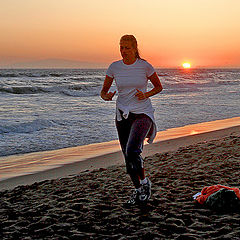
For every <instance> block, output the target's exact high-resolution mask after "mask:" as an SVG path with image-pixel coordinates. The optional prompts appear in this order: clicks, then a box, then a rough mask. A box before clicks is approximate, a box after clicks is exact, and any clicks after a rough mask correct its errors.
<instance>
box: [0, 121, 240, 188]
mask: <svg viewBox="0 0 240 240" xmlns="http://www.w3.org/2000/svg"><path fill="white" fill-rule="evenodd" d="M239 132H240V117H236V118H231V119H224V120H217V121H212V122H205V123H199V124H193V125H187V126H184V127H179V128H174V129H168V130H166V131H161V132H158V134H157V136H156V139H155V141H154V143H153V144H147V145H145V146H144V150H143V157H147V156H150V155H153V154H156V153H164V152H169V151H171V152H172V151H176V150H177V149H178V148H180V147H186V146H189V145H192V144H197V143H199V142H204V141H210V140H214V139H220V138H223V137H226V136H229V135H232V134H236V133H239ZM7 158H8V159H14V160H16V159H19V162H18V163H19V164H20V163H21V161H26V159H28V161H31V163H30V164H32V165H33V166H34V164H36V159H37V158H38V160H40V161H41V162H44V161H45V165H44V167H45V168H46V167H47V168H48V169H41V167H43V166H35V168H36V169H37V171H36V169H35V172H32V173H27V172H25V173H24V174H23V175H18V176H12V177H9V178H6V179H3V180H0V191H1V190H4V189H12V188H14V187H17V186H19V185H29V184H32V183H34V182H40V181H44V180H50V179H56V178H63V177H71V176H74V175H77V174H79V173H81V172H89V171H92V170H95V169H100V168H106V167H109V166H114V165H121V164H124V160H123V156H122V153H121V151H120V147H119V144H118V141H117V140H115V141H111V142H107V143H99V144H91V145H86V146H79V147H73V148H66V149H60V150H54V151H46V152H38V153H29V154H23V155H20V156H18V155H13V156H9V157H7ZM0 159H3V158H0ZM50 164H51V165H50ZM19 168H20V167H19ZM16 169H17V167H16V166H15V170H16ZM32 169H33V168H32ZM19 171H21V169H20V170H19Z"/></svg>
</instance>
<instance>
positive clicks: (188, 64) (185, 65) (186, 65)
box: [182, 62, 191, 68]
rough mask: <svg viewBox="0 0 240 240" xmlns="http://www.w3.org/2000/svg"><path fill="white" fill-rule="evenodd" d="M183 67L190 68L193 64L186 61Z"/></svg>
mask: <svg viewBox="0 0 240 240" xmlns="http://www.w3.org/2000/svg"><path fill="white" fill-rule="evenodd" d="M182 66H183V68H190V67H191V64H190V63H188V62H185V63H183V64H182Z"/></svg>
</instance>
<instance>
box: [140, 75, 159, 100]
mask: <svg viewBox="0 0 240 240" xmlns="http://www.w3.org/2000/svg"><path fill="white" fill-rule="evenodd" d="M149 80H150V81H151V83H152V84H153V86H154V88H153V89H152V90H151V91H149V92H145V93H143V92H142V91H139V90H138V89H137V93H136V96H137V98H138V100H143V99H145V98H149V97H151V96H153V95H156V94H157V93H160V92H161V91H162V89H163V87H162V84H161V82H160V80H159V77H158V75H157V73H156V72H155V73H154V74H153V75H151V76H150V77H149Z"/></svg>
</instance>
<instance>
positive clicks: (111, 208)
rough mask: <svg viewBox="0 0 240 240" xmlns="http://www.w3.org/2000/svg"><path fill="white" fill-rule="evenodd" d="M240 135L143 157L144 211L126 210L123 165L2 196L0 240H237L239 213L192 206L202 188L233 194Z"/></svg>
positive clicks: (200, 141) (193, 138) (127, 191)
mask: <svg viewBox="0 0 240 240" xmlns="http://www.w3.org/2000/svg"><path fill="white" fill-rule="evenodd" d="M224 131H225V132H224ZM239 132H240V131H239V127H237V126H236V127H233V128H228V129H225V130H224V129H222V130H220V131H214V132H210V133H205V134H207V136H206V135H205V136H204V135H192V136H188V137H185V138H177V139H175V140H174V139H173V140H171V141H170V142H165V144H166V146H169V143H170V145H172V146H175V148H177V149H175V150H172V151H169V150H167V149H166V150H167V151H166V152H163V153H160V152H158V151H156V149H154V147H153V149H148V150H149V152H148V153H145V154H146V155H148V156H146V157H145V167H146V170H147V173H148V176H149V177H150V179H151V181H152V183H153V185H152V198H151V200H150V201H149V202H148V204H147V205H144V206H134V207H131V208H129V207H126V206H125V202H126V201H127V199H128V197H129V195H130V194H131V191H132V189H133V188H132V184H131V182H130V179H129V178H128V176H127V175H126V173H125V166H124V165H123V164H119V165H114V166H108V167H101V168H98V169H95V170H91V169H90V170H84V171H83V172H80V173H78V174H75V175H73V176H71V177H65V178H64V177H62V178H57V179H52V180H45V181H42V182H36V183H34V184H28V185H25V186H18V187H16V188H14V189H11V190H2V191H1V192H0V211H1V214H0V220H1V225H0V238H1V239H178V240H179V239H184V240H185V239H231V240H232V239H240V224H239V222H240V214H239V212H238V211H236V212H231V213H218V212H214V211H213V210H210V209H208V208H206V207H204V206H202V205H198V204H196V203H195V202H194V201H193V198H192V196H193V195H194V194H195V193H197V192H200V191H201V189H202V188H203V187H205V186H210V185H215V184H222V185H226V186H232V187H239V185H240V182H239V173H240V165H239V161H240V134H239ZM223 133H224V134H223ZM221 135H228V136H221ZM211 137H212V138H213V139H214V140H213V139H212V140H211ZM198 138H200V139H198ZM203 139H205V140H203ZM206 139H208V140H207V141H206ZM189 141H190V142H189ZM194 141H197V143H195V142H194ZM181 142H185V145H186V146H182V147H179V145H178V144H180V143H181ZM182 144H183V143H182ZM149 146H150V145H149ZM152 146H154V145H152ZM172 149H174V147H172ZM154 152H155V154H151V153H154ZM149 154H151V155H149Z"/></svg>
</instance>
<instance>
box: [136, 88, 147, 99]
mask: <svg viewBox="0 0 240 240" xmlns="http://www.w3.org/2000/svg"><path fill="white" fill-rule="evenodd" d="M136 90H137V93H136V94H135V96H136V97H137V98H138V100H144V99H146V98H147V96H146V95H145V94H144V93H143V92H142V91H140V90H138V89H136Z"/></svg>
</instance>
